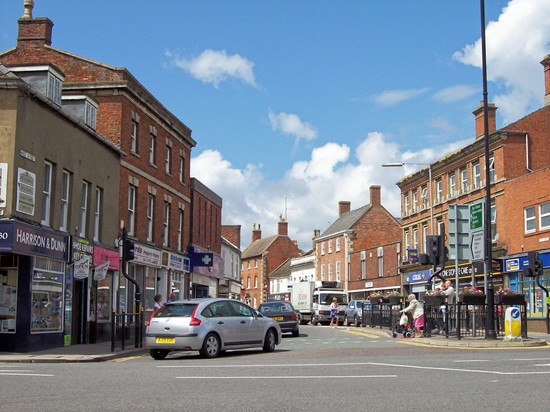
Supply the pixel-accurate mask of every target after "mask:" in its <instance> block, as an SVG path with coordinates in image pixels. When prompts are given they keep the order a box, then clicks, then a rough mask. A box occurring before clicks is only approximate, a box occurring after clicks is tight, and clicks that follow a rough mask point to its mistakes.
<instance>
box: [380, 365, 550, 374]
mask: <svg viewBox="0 0 550 412" xmlns="http://www.w3.org/2000/svg"><path fill="white" fill-rule="evenodd" d="M370 365H378V366H390V367H396V368H410V369H426V370H438V371H448V372H470V373H486V374H491V375H545V374H550V371H545V372H499V371H486V370H475V369H458V368H440V367H434V366H415V365H396V364H391V363H370Z"/></svg>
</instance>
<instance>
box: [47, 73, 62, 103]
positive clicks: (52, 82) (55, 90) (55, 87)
mask: <svg viewBox="0 0 550 412" xmlns="http://www.w3.org/2000/svg"><path fill="white" fill-rule="evenodd" d="M47 95H48V99H50V100H51V101H52V102H54V103H55V104H57V105H59V106H61V79H60V78H59V77H57V76H55V75H54V74H53V73H52V72H49V73H48V91H47Z"/></svg>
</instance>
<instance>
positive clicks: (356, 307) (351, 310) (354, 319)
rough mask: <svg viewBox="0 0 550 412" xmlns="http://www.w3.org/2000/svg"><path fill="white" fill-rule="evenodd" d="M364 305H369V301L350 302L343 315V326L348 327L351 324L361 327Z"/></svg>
mask: <svg viewBox="0 0 550 412" xmlns="http://www.w3.org/2000/svg"><path fill="white" fill-rule="evenodd" d="M364 305H370V300H352V301H351V302H350V303H349V304H348V306H347V308H346V311H345V313H344V321H343V322H344V326H349V325H350V324H351V323H353V325H355V326H361V320H362V319H363V306H364Z"/></svg>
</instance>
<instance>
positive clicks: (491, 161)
mask: <svg viewBox="0 0 550 412" xmlns="http://www.w3.org/2000/svg"><path fill="white" fill-rule="evenodd" d="M489 179H490V180H489V181H490V182H491V183H494V182H495V179H496V175H495V156H491V157H490V158H489Z"/></svg>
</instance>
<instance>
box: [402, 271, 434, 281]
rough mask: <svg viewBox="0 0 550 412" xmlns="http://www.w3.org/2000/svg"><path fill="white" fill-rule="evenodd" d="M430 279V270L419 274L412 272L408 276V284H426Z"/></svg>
mask: <svg viewBox="0 0 550 412" xmlns="http://www.w3.org/2000/svg"><path fill="white" fill-rule="evenodd" d="M429 279H430V271H429V270H421V271H419V272H411V273H409V274H408V275H407V282H409V283H425V282H427V281H428V280H429Z"/></svg>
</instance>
